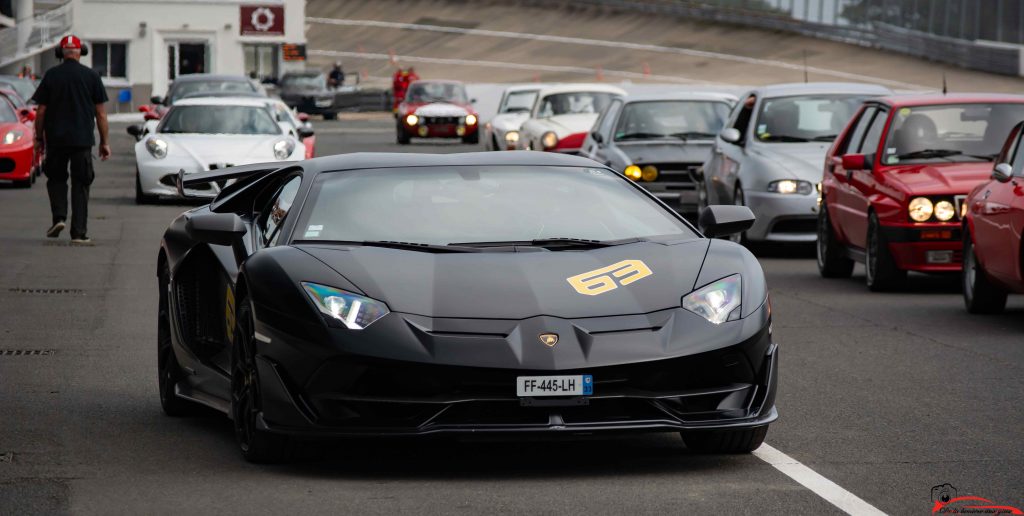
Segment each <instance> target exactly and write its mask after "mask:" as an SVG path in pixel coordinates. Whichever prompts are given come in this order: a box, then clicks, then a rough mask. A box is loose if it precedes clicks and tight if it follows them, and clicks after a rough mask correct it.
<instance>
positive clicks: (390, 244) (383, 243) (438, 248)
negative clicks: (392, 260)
mask: <svg viewBox="0 0 1024 516" xmlns="http://www.w3.org/2000/svg"><path fill="white" fill-rule="evenodd" d="M292 243H294V244H330V245H357V246H363V247H385V248H388V249H404V250H408V251H424V252H434V253H476V252H480V250H479V249H476V248H474V247H468V246H459V245H456V244H450V245H441V244H421V243H418V242H398V241H395V240H362V241H358V240H311V239H300V240H293V241H292Z"/></svg>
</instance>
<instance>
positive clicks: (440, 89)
mask: <svg viewBox="0 0 1024 516" xmlns="http://www.w3.org/2000/svg"><path fill="white" fill-rule="evenodd" d="M475 101H476V99H472V100H471V99H469V97H467V96H466V87H465V86H463V85H462V83H461V82H457V81H416V82H413V83H412V84H410V85H409V91H408V92H407V93H406V96H405V100H404V101H403V102H402V103H401V104H399V105H398V112H397V113H396V116H397V120H396V126H395V133H396V136H397V140H398V143H400V144H402V145H405V144H407V143H409V141H410V139H412V138H414V137H417V138H461V139H462V142H463V143H479V142H480V127H479V121H480V118H479V115H478V114H477V112H476V110H475V109H473V102H475Z"/></svg>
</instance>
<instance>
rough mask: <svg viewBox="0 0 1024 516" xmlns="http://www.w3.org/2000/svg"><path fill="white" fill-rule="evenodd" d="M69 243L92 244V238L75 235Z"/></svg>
mask: <svg viewBox="0 0 1024 516" xmlns="http://www.w3.org/2000/svg"><path fill="white" fill-rule="evenodd" d="M71 243H72V244H74V245H92V239H91V238H89V237H87V236H83V237H76V238H72V239H71Z"/></svg>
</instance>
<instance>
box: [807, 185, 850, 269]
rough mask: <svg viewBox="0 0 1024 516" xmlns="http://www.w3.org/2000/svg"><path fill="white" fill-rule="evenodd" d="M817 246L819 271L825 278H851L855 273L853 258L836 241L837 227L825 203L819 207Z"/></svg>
mask: <svg viewBox="0 0 1024 516" xmlns="http://www.w3.org/2000/svg"><path fill="white" fill-rule="evenodd" d="M816 248H817V261H818V272H819V273H821V276H822V277H823V278H849V277H850V275H851V274H853V265H854V263H853V260H851V259H850V257H849V256H846V249H845V248H844V247H843V246H842V244H840V243H839V242H837V241H836V236H835V229H833V227H832V219H831V218H830V217H829V216H828V208H827V207H826V206H825V203H822V204H821V206H820V207H819V212H818V243H817V246H816Z"/></svg>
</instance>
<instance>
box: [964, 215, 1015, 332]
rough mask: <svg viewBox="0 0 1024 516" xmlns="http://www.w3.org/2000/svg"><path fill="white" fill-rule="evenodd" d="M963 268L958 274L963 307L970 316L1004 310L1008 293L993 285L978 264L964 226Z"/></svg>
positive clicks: (971, 240) (968, 232) (971, 242)
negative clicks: (962, 295) (962, 292)
mask: <svg viewBox="0 0 1024 516" xmlns="http://www.w3.org/2000/svg"><path fill="white" fill-rule="evenodd" d="M963 235H964V266H963V272H961V273H960V277H961V281H962V283H963V289H964V306H965V307H966V308H967V311H968V312H969V313H972V314H997V313H1000V312H1002V311H1003V310H1004V309H1006V296H1007V294H1008V292H1007V291H1006V290H1004V289H1002V288H1000V287H999V286H998V285H995V284H993V283H992V282H991V281H990V280H989V279H988V275H987V274H986V273H985V269H983V268H982V266H981V264H980V263H978V256H977V255H976V254H975V252H974V241H973V239H972V238H971V233H970V230H969V229H967V226H966V225H964V230H963Z"/></svg>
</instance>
